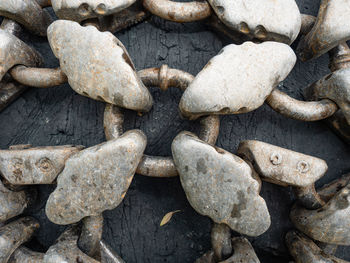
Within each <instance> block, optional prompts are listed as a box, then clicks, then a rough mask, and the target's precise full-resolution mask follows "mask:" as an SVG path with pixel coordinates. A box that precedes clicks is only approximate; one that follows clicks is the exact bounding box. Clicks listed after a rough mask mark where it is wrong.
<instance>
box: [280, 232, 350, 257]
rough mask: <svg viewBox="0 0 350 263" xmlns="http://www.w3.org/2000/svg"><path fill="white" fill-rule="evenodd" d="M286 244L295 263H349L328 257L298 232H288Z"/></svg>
mask: <svg viewBox="0 0 350 263" xmlns="http://www.w3.org/2000/svg"><path fill="white" fill-rule="evenodd" d="M286 243H287V247H288V249H289V252H290V253H291V255H292V256H293V258H294V260H295V263H349V261H346V260H342V259H339V258H336V257H334V256H332V255H327V254H326V253H325V252H324V251H322V250H321V249H320V248H319V247H318V246H317V245H316V244H315V243H314V242H312V240H311V239H309V238H308V237H307V236H305V235H303V234H302V233H300V232H298V231H294V230H293V231H290V232H288V233H287V235H286Z"/></svg>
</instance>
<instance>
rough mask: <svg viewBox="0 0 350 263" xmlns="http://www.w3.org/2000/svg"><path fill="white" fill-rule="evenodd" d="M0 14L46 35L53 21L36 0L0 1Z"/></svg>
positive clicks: (41, 34) (36, 32) (39, 33)
mask: <svg viewBox="0 0 350 263" xmlns="http://www.w3.org/2000/svg"><path fill="white" fill-rule="evenodd" d="M0 16H4V17H8V18H10V19H13V20H15V21H17V22H18V23H20V24H22V25H24V26H25V27H26V28H28V29H29V30H31V31H33V32H34V33H35V34H38V35H40V36H46V30H47V27H48V26H49V25H50V24H51V23H52V21H53V20H52V18H51V16H50V14H49V13H48V12H47V11H46V10H44V9H42V8H41V6H40V5H39V4H38V3H37V2H36V0H26V1H23V0H5V1H0Z"/></svg>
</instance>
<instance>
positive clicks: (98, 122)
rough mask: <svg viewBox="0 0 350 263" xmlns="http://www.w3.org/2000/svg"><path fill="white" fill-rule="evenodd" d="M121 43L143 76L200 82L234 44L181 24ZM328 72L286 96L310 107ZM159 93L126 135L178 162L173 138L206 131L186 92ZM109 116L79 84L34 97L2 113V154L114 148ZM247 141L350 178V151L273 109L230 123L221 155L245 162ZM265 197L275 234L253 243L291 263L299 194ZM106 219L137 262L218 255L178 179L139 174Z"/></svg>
mask: <svg viewBox="0 0 350 263" xmlns="http://www.w3.org/2000/svg"><path fill="white" fill-rule="evenodd" d="M297 2H298V5H299V8H300V11H301V12H302V13H307V14H313V15H316V14H317V11H318V6H319V1H318V0H297ZM116 36H117V37H118V38H119V39H120V40H121V41H122V42H123V43H124V45H125V46H126V48H127V49H128V51H129V53H130V55H131V57H132V59H133V60H134V63H135V65H136V67H137V69H138V70H139V69H143V68H148V67H158V66H161V65H162V64H168V65H169V66H170V67H173V68H178V69H182V70H185V71H188V72H190V73H192V74H197V73H198V72H199V71H200V70H201V69H202V68H203V66H204V65H205V64H206V63H207V62H208V60H209V59H210V58H211V57H213V56H214V55H216V54H217V53H218V52H219V50H220V49H221V48H222V47H223V46H225V45H227V44H229V43H230V41H229V40H227V39H224V38H222V37H221V36H219V35H217V34H215V32H212V31H210V30H209V29H208V28H206V27H205V26H203V25H202V24H201V23H200V22H199V23H190V24H176V23H171V22H167V21H164V20H162V19H160V18H157V17H152V18H151V19H150V20H148V21H147V22H144V23H142V24H139V25H137V26H134V27H132V28H130V29H128V30H125V31H123V32H119V33H117V34H116ZM24 41H25V42H27V43H29V44H30V45H32V46H34V47H35V48H36V49H37V50H39V51H40V52H41V54H42V55H43V56H44V57H45V61H46V65H45V66H46V67H57V66H58V61H57V59H56V58H55V57H54V56H53V53H52V52H51V50H50V47H49V45H48V42H47V40H46V39H45V38H39V37H34V36H33V35H30V34H26V35H25V37H24ZM81 41H84V39H81ZM296 43H297V41H296ZM296 43H294V44H293V48H295V47H296ZM327 65H328V56H327V55H324V56H322V57H321V58H319V59H317V60H314V61H312V62H308V63H301V62H300V61H298V62H297V64H296V66H295V68H294V70H293V72H292V73H291V74H290V76H289V77H288V78H287V79H286V80H285V81H284V82H283V90H284V91H285V92H287V93H288V94H290V95H292V96H293V97H295V98H299V99H302V90H303V88H304V87H306V86H307V85H308V84H310V83H312V82H313V81H315V80H318V79H319V78H321V77H322V76H324V75H325V74H327V73H328V72H329V70H328V67H327ZM151 91H152V95H153V98H154V101H155V103H154V106H153V109H152V110H151V112H149V113H148V114H145V115H144V116H137V114H136V113H134V112H127V113H126V121H125V122H126V123H125V128H126V129H132V128H137V129H141V130H143V131H144V132H145V133H146V135H147V137H148V146H147V149H146V153H147V154H153V155H164V156H165V155H170V153H171V151H170V145H171V142H172V139H173V138H174V137H175V136H176V135H177V134H178V133H179V132H180V131H182V130H191V131H196V129H197V127H198V123H196V122H190V121H187V120H184V119H181V118H180V116H179V114H178V102H179V100H180V97H181V92H180V91H178V90H176V89H170V90H168V91H167V92H162V91H160V90H159V89H155V88H151ZM103 110H104V104H103V103H101V102H97V101H94V100H91V99H88V98H86V97H82V96H80V95H78V94H76V93H75V92H73V90H72V89H71V88H70V87H69V85H62V86H59V87H55V88H50V89H35V88H32V89H29V90H28V91H27V92H26V93H25V94H24V95H23V96H22V97H20V98H19V99H18V100H17V101H16V102H14V103H13V104H11V105H10V106H9V107H8V108H7V109H6V110H4V111H3V112H1V113H0V123H1V124H2V128H1V129H0V147H1V148H7V147H8V146H9V145H13V144H21V143H30V144H32V145H35V146H39V145H64V144H82V145H85V146H92V145H95V144H98V143H101V142H103V141H105V138H104V133H103ZM245 139H257V140H262V141H265V142H268V143H272V144H275V145H278V146H281V147H285V148H288V149H292V150H295V151H299V152H302V153H306V154H310V155H313V156H317V157H320V158H322V159H324V160H326V161H327V163H328V166H329V171H328V172H327V174H326V175H325V176H324V178H322V179H321V180H320V181H319V182H318V186H320V185H322V184H324V183H327V182H329V181H331V180H333V179H335V178H337V177H339V176H341V175H342V174H344V173H346V172H349V171H350V162H349V160H350V150H349V147H348V146H347V145H346V144H345V143H343V142H342V141H341V140H340V139H339V138H338V137H337V136H336V135H335V134H334V133H333V132H332V131H330V130H329V129H328V127H327V126H326V125H325V124H324V123H323V122H314V123H305V122H300V121H295V120H291V119H287V118H285V117H282V116H281V115H278V114H277V113H275V112H273V111H272V110H271V109H270V108H269V107H267V106H266V105H264V106H263V107H261V108H259V109H258V110H256V111H254V112H251V113H248V114H242V115H236V116H225V117H222V118H221V130H220V136H219V139H218V143H217V145H218V146H219V147H222V148H224V149H226V150H228V151H230V152H232V153H235V151H236V149H237V146H238V143H239V142H240V141H241V140H245ZM39 189H40V204H38V205H37V206H36V207H35V208H33V209H30V210H29V211H28V212H27V213H28V214H31V215H33V216H35V217H36V218H38V219H39V220H40V222H41V229H40V230H39V231H38V233H37V234H36V236H35V238H34V240H33V241H32V242H31V243H30V246H32V247H35V248H36V249H41V250H43V251H44V250H45V249H46V248H47V247H49V246H50V245H51V244H52V243H53V241H54V240H55V238H56V237H57V236H58V235H59V234H60V233H61V232H62V231H63V229H64V227H62V226H57V225H54V224H52V223H50V222H49V221H48V219H47V218H46V216H45V213H44V207H45V200H46V199H47V197H48V194H49V193H50V192H51V191H52V190H53V187H47V186H42V187H39ZM261 195H262V196H263V197H264V198H265V200H266V202H267V205H268V207H269V210H270V213H271V217H272V225H271V227H270V229H269V230H268V231H267V232H266V233H265V234H263V235H262V236H260V237H257V238H251V239H250V240H251V242H252V244H253V246H254V248H255V249H256V251H257V253H258V255H259V257H260V259H261V261H262V262H267V263H271V262H279V263H281V262H288V261H289V260H290V258H289V256H288V253H287V251H286V248H285V245H284V235H285V233H286V231H287V230H289V229H291V228H292V227H293V226H292V225H291V223H290V221H289V218H288V215H289V211H290V208H291V205H292V203H293V193H292V191H291V189H290V188H283V187H279V186H276V185H272V184H269V183H264V184H263V187H262V193H261ZM178 209H179V210H181V212H180V213H177V214H176V215H174V217H173V218H172V220H171V221H170V223H168V224H167V225H165V226H163V227H160V226H159V223H160V221H161V219H162V217H163V216H164V215H165V214H166V213H167V212H169V211H173V210H178ZM104 216H105V227H104V234H103V238H104V239H105V240H106V241H107V242H108V243H109V244H111V246H112V247H113V248H114V249H115V250H116V251H117V252H118V253H119V254H120V255H121V256H122V257H123V258H124V259H125V261H126V262H129V263H131V262H152V263H157V262H193V261H194V260H195V259H196V258H197V257H199V256H200V255H201V254H202V253H204V252H205V251H207V250H208V249H209V248H210V228H211V222H210V220H209V219H208V218H206V217H203V216H200V215H199V214H197V213H196V212H195V211H194V210H193V209H192V208H191V206H190V205H189V203H188V202H187V200H186V197H185V194H184V192H183V190H182V188H181V185H180V182H179V179H178V178H173V179H155V178H147V177H142V176H139V175H136V176H135V178H134V180H133V183H132V184H131V187H130V189H129V191H128V193H127V195H126V197H125V199H124V201H123V202H122V204H121V205H120V206H119V207H117V208H116V209H114V210H112V211H107V212H105V213H104ZM337 255H338V256H339V257H342V258H344V259H347V260H350V248H346V247H340V248H339V249H338V253H337Z"/></svg>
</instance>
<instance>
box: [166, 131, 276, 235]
mask: <svg viewBox="0 0 350 263" xmlns="http://www.w3.org/2000/svg"><path fill="white" fill-rule="evenodd" d="M171 148H172V152H173V158H174V162H175V166H176V168H177V170H178V172H179V175H180V180H181V184H182V187H183V188H184V190H185V193H186V196H187V199H188V201H189V202H190V204H191V205H192V207H193V208H194V209H195V210H196V211H197V212H198V213H200V214H202V215H206V216H209V217H210V218H211V219H212V220H213V221H214V222H216V223H225V224H227V225H228V226H229V227H230V228H231V229H233V230H235V231H237V232H239V233H242V234H245V235H249V236H258V235H261V234H262V233H264V232H265V231H266V230H267V229H268V228H269V226H270V223H271V221H270V215H269V212H268V210H267V207H266V203H265V200H264V199H263V198H262V197H261V196H259V191H260V185H259V182H258V181H257V180H255V179H254V178H253V176H252V170H251V168H250V166H249V165H248V164H247V163H245V162H244V161H243V160H242V159H241V158H239V157H237V156H235V155H233V154H231V153H229V152H227V151H225V150H223V149H220V148H216V147H213V146H211V145H209V144H207V143H205V142H204V141H201V140H200V139H199V138H198V137H197V136H195V135H194V134H192V133H189V132H182V133H180V134H179V135H178V136H176V138H175V139H174V141H173V143H172V147H171Z"/></svg>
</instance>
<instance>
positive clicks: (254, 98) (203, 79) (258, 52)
mask: <svg viewBox="0 0 350 263" xmlns="http://www.w3.org/2000/svg"><path fill="white" fill-rule="evenodd" d="M295 62H296V56H295V54H294V52H293V50H292V49H291V48H290V47H289V46H288V45H286V44H282V43H277V42H264V43H261V44H254V43H252V42H245V43H244V44H242V45H234V44H231V45H228V46H226V47H224V48H223V49H222V50H221V51H220V52H219V54H218V55H217V56H215V57H213V58H212V59H211V60H210V61H209V62H208V63H207V65H206V66H205V67H204V68H203V70H202V71H201V72H199V73H198V75H197V76H196V77H195V79H194V81H193V82H192V83H191V84H190V85H189V87H188V88H187V89H186V90H185V92H184V94H183V96H182V98H181V101H180V105H179V107H180V110H181V113H182V114H183V115H184V116H186V117H190V118H197V117H199V116H201V115H208V114H240V113H245V112H249V111H252V110H255V109H257V108H259V107H260V106H261V105H262V104H263V103H264V101H265V99H266V97H267V96H268V95H270V93H271V91H272V90H273V88H275V87H276V86H277V85H278V84H279V82H281V81H282V80H284V79H285V78H286V77H287V76H288V74H289V72H290V71H291V70H292V69H293V67H294V64H295Z"/></svg>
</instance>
